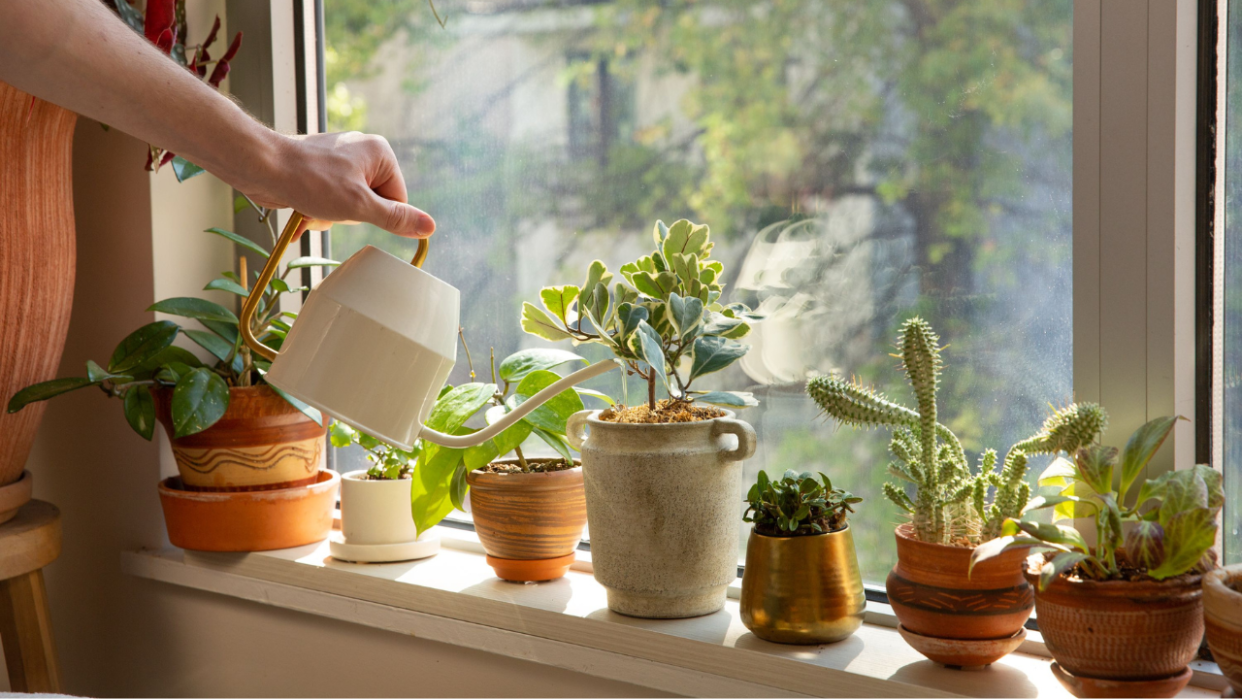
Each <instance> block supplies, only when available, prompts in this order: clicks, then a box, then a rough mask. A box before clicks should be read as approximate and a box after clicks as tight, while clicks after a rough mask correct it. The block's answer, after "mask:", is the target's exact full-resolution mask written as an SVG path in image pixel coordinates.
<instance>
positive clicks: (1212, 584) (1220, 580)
mask: <svg viewBox="0 0 1242 699" xmlns="http://www.w3.org/2000/svg"><path fill="white" fill-rule="evenodd" d="M1238 585H1242V565H1233V566H1228V567H1225V568H1217V569H1216V570H1214V571H1212V572H1210V573H1208V574H1207V575H1205V576H1203V622H1204V625H1205V626H1206V627H1207V640H1208V646H1210V647H1211V649H1212V656H1213V657H1215V658H1216V664H1217V665H1219V666H1220V671H1221V672H1223V673H1225V677H1227V678H1229V684H1231V685H1233V691H1234V693H1236V694H1239V695H1242V592H1238V590H1237V589H1236V586H1238Z"/></svg>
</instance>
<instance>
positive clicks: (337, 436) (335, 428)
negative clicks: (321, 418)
mask: <svg viewBox="0 0 1242 699" xmlns="http://www.w3.org/2000/svg"><path fill="white" fill-rule="evenodd" d="M357 434H358V433H357V432H356V431H355V430H354V428H352V427H350V426H349V425H346V424H345V423H343V422H337V421H335V420H333V421H332V425H331V426H330V427H329V428H328V440H329V441H330V442H332V446H334V447H336V448H337V449H343V448H345V447H347V446H349V445H350V444H353V442H354V439H355V438H356V437H357Z"/></svg>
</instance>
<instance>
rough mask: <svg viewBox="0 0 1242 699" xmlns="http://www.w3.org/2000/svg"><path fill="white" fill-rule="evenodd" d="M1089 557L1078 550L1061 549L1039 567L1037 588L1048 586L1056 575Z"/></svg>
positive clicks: (1046, 587)
mask: <svg viewBox="0 0 1242 699" xmlns="http://www.w3.org/2000/svg"><path fill="white" fill-rule="evenodd" d="M1089 558H1091V556H1089V555H1087V554H1085V553H1079V552H1078V551H1062V552H1061V553H1058V554H1057V555H1056V556H1053V558H1052V560H1051V561H1048V562H1047V563H1045V564H1044V566H1043V567H1042V568H1040V569H1039V589H1040V590H1046V589H1048V586H1049V585H1051V584H1052V581H1053V580H1056V579H1057V576H1058V575H1060V574H1061V573H1064V572H1065V571H1067V570H1071V569H1073V567H1074V566H1076V565H1078V564H1079V563H1082V562H1083V561H1085V560H1087V559H1089Z"/></svg>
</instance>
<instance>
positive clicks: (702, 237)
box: [661, 219, 708, 260]
mask: <svg viewBox="0 0 1242 699" xmlns="http://www.w3.org/2000/svg"><path fill="white" fill-rule="evenodd" d="M707 239H708V228H707V226H695V225H694V224H693V223H690V222H689V221H687V220H685V219H682V220H680V221H678V222H676V223H674V224H673V225H671V226H669V227H668V237H667V238H665V239H664V245H663V247H662V248H661V250H662V252H663V253H664V259H666V260H671V259H673V255H676V254H678V253H681V254H685V255H701V254H702V253H703V252H704V248H706V246H707Z"/></svg>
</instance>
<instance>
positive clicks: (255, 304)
mask: <svg viewBox="0 0 1242 699" xmlns="http://www.w3.org/2000/svg"><path fill="white" fill-rule="evenodd" d="M304 220H306V217H305V216H304V215H302V214H301V213H300V212H297V211H294V212H293V214H292V215H291V216H289V222H288V223H286V224H285V228H284V230H283V231H281V232H280V240H277V241H276V245H275V246H273V247H272V254H270V255H268V257H267V264H265V265H263V271H262V272H259V279H258V280H257V281H255V283H254V286H253V287H251V289H250V295H249V296H247V297H246V301H245V302H244V303H242V312H241V317H240V318H239V319H238V321H237V329H238V330H240V331H241V336H242V339H243V340H245V341H246V344H247V345H249V346H250V349H251V350H253V351H254V352H255V354H257V355H259V356H260V357H263V358H265V359H267V360H268V361H272V360H275V359H276V354H277V353H276V350H274V349H272V348H271V347H268V346H267V345H265V344H263V343H262V342H260V341H259V338H257V337H255V334H254V329H253V328H252V327H251V321H252V320H253V319H254V314H255V311H256V310H258V308H259V301H260V300H262V298H263V292H265V291H266V290H267V285H268V284H269V283H270V282H271V281H272V277H274V276H276V269H277V268H278V267H280V261H281V260H282V259H283V258H284V256H285V250H287V249H289V243H291V242H293V236H294V234H296V233H297V232H298V228H299V227H300V226H301V225H302V222H303V221H304ZM426 259H427V239H426V238H420V239H419V241H418V251H417V252H415V253H414V259H413V260H410V264H412V265H414V266H415V267H422V266H423V260H426ZM241 283H242V286H245V285H246V284H247V283H249V280H247V279H243V280H241Z"/></svg>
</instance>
